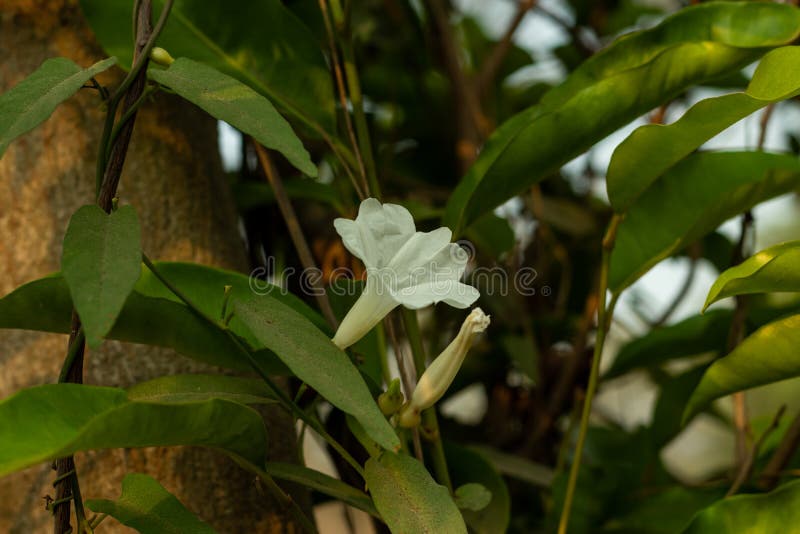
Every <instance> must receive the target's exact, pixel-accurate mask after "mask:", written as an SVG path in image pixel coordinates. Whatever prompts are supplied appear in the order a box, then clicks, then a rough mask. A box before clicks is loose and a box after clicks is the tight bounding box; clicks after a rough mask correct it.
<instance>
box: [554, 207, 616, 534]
mask: <svg viewBox="0 0 800 534" xmlns="http://www.w3.org/2000/svg"><path fill="white" fill-rule="evenodd" d="M620 220H621V218H620V216H618V215H614V216H613V217H612V218H611V222H610V223H609V225H608V230H607V231H606V235H605V237H604V238H603V252H602V259H601V262H600V283H599V287H598V291H597V298H598V306H597V339H596V340H595V343H594V355H593V357H592V369H591V372H590V374H589V384H588V386H587V388H586V400H585V401H584V403H583V411H582V412H581V425H580V430H579V432H578V442H577V444H576V445H575V456H574V458H573V460H572V467H571V468H570V472H569V480H568V482H567V491H566V494H565V496H564V506H563V508H562V509H561V519H560V520H559V523H558V534H567V526H568V524H569V514H570V511H571V509H572V500H573V498H574V497H575V488H576V486H577V483H578V473H579V472H580V468H581V456H582V455H583V446H584V444H585V442H586V434H587V433H588V431H589V416H590V415H591V413H592V401H593V400H594V395H595V393H596V392H597V385H598V383H599V380H600V359H601V357H602V355H603V345H604V343H605V339H606V333H607V332H608V327H609V325H610V324H611V318H612V317H613V315H614V307H615V305H616V303H617V298H618V297H619V294H618V293H615V294H613V296H612V297H611V300H610V302H609V303H608V304H607V305H606V292H607V291H608V273H609V268H610V264H611V251H612V250H613V249H614V242H615V241H616V237H617V227H618V226H619V223H620Z"/></svg>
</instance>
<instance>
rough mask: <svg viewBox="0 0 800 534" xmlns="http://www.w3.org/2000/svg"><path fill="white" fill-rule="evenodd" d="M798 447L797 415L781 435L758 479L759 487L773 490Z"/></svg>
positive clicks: (799, 439)
mask: <svg viewBox="0 0 800 534" xmlns="http://www.w3.org/2000/svg"><path fill="white" fill-rule="evenodd" d="M798 446H800V414H797V415H796V416H795V418H794V421H792V424H791V425H790V426H789V429H788V430H787V431H786V433H785V434H784V435H783V439H782V440H781V442H780V444H779V445H778V448H777V449H775V452H774V453H772V457H771V458H770V459H769V461H768V462H767V465H766V466H765V467H764V470H763V471H761V476H760V477H759V485H760V486H761V487H762V488H763V489H765V490H771V489H772V488H774V487H775V486H776V485H777V483H778V480H779V479H780V475H781V472H782V471H783V470H784V469H785V468H786V466H787V465H788V463H789V460H791V459H792V456H793V455H794V453H795V452H796V451H797V447H798Z"/></svg>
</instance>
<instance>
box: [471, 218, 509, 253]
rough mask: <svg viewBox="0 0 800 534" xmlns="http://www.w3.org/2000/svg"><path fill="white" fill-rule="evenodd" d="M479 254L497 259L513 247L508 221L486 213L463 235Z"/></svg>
mask: <svg viewBox="0 0 800 534" xmlns="http://www.w3.org/2000/svg"><path fill="white" fill-rule="evenodd" d="M465 236H466V238H467V239H469V240H470V241H472V243H473V244H474V245H475V248H476V250H477V251H478V252H479V253H482V254H486V255H487V256H489V257H490V258H493V259H497V258H499V257H500V256H501V255H502V254H504V253H506V252H508V251H509V250H511V249H512V248H513V247H514V231H513V230H512V229H511V226H510V225H509V224H508V221H507V220H506V219H504V218H502V217H498V216H497V215H495V214H494V213H487V214H486V215H484V216H483V217H481V218H480V219H478V220H477V221H475V224H473V225H472V226H470V227H469V230H467V232H466V234H465Z"/></svg>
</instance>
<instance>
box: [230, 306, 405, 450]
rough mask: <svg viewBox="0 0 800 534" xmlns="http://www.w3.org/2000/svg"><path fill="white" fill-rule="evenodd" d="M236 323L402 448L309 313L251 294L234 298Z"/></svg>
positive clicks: (391, 445) (372, 431)
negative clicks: (306, 316)
mask: <svg viewBox="0 0 800 534" xmlns="http://www.w3.org/2000/svg"><path fill="white" fill-rule="evenodd" d="M234 309H235V310H236V315H235V317H234V320H233V321H232V323H231V324H233V323H239V322H241V324H242V325H243V327H244V328H247V329H249V330H250V331H251V332H252V334H253V336H255V338H256V339H257V340H258V341H259V343H261V345H262V346H263V347H264V348H267V349H270V350H271V351H273V352H274V353H275V354H277V355H278V357H279V358H280V359H281V360H282V361H283V363H285V364H286V366H287V367H288V368H289V369H291V371H292V373H294V374H295V375H296V376H297V377H298V378H300V380H302V381H303V382H305V383H306V384H308V385H309V386H310V387H312V388H314V389H315V390H317V391H318V392H319V394H320V395H322V396H323V397H324V398H325V399H326V400H328V402H330V403H331V404H333V405H334V406H336V407H337V408H339V409H340V410H342V411H343V412H345V413H349V414H350V415H352V416H353V417H355V418H356V419H357V420H358V422H359V423H361V426H363V427H364V430H365V431H366V432H367V434H369V435H370V436H371V437H372V439H374V440H375V441H377V442H378V443H379V444H380V445H381V446H382V447H384V448H386V449H390V450H393V449H395V448H399V446H400V441H399V439H398V438H397V434H395V432H394V430H393V429H392V427H391V426H390V425H389V423H387V422H386V418H385V417H384V416H383V414H382V413H381V411H380V410H379V409H378V404H377V403H376V402H375V400H374V399H373V398H372V395H371V394H370V392H369V389H367V385H366V384H365V383H364V379H363V378H361V375H360V374H359V372H358V369H356V367H355V365H353V363H352V362H351V361H350V359H349V358H348V357H347V354H345V353H344V352H343V351H342V350H341V349H339V348H338V347H337V346H336V345H334V344H333V342H331V340H330V339H329V338H328V337H327V336H326V335H325V334H323V333H322V332H321V331H320V330H319V329H318V328H317V327H315V326H314V325H313V324H312V323H311V322H310V321H309V320H308V319H306V318H305V317H303V316H302V315H300V314H299V313H297V312H296V311H294V310H293V309H291V308H289V307H288V306H286V305H285V304H282V303H280V302H278V301H277V300H275V299H266V298H262V297H255V296H254V297H249V298H246V299H242V300H239V301H237V302H236V303H235V304H234Z"/></svg>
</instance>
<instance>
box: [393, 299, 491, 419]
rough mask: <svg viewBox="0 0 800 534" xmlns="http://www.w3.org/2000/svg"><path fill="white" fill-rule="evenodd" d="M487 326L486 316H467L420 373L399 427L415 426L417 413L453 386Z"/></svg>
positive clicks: (477, 310) (475, 313)
mask: <svg viewBox="0 0 800 534" xmlns="http://www.w3.org/2000/svg"><path fill="white" fill-rule="evenodd" d="M489 322H490V320H489V316H488V315H486V314H485V313H483V310H481V309H480V308H475V309H474V310H472V312H470V314H469V315H468V316H467V318H466V319H465V320H464V323H463V324H462V325H461V330H459V332H458V335H457V336H456V338H455V339H454V340H453V341H451V342H450V344H449V345H448V346H447V348H445V349H444V350H443V351H442V353H441V354H439V356H437V358H436V359H435V360H433V363H431V364H430V365H429V366H428V368H427V369H425V372H424V373H422V376H421V377H420V379H419V381H418V382H417V387H416V388H414V393H412V395H411V400H410V401H409V402H408V404H406V405H405V406H403V408H402V410H401V411H400V417H399V422H400V426H403V427H407V428H410V427H414V426H417V425H418V424H419V421H420V415H419V414H420V412H421V411H422V410H427V409H428V408H430V407H431V406H433V405H434V404H435V403H436V401H438V400H439V399H441V398H442V395H444V393H445V392H446V391H447V388H449V387H450V384H452V383H453V379H454V378H455V377H456V374H458V370H459V369H461V364H462V363H464V358H465V357H466V356H467V352H469V349H470V348H471V347H472V341H473V340H474V338H475V336H476V335H478V334H480V333H481V332H483V331H484V330H486V328H487V327H488V326H489Z"/></svg>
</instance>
